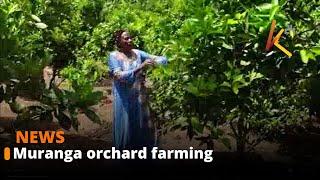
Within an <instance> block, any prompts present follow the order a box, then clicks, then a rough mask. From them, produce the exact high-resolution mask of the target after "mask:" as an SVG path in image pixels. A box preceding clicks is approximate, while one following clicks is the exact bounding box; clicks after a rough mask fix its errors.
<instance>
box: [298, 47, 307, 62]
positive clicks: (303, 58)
mask: <svg viewBox="0 0 320 180" xmlns="http://www.w3.org/2000/svg"><path fill="white" fill-rule="evenodd" d="M300 56H301V60H302V62H303V63H305V64H307V63H308V61H309V57H308V56H307V51H306V50H304V49H303V50H300Z"/></svg>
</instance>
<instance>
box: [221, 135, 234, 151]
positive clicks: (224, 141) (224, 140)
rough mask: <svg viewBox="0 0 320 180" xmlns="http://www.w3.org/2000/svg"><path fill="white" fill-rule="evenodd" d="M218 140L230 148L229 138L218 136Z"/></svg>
mask: <svg viewBox="0 0 320 180" xmlns="http://www.w3.org/2000/svg"><path fill="white" fill-rule="evenodd" d="M219 141H220V142H221V143H222V144H223V145H225V146H226V147H227V148H228V149H231V142H230V139H229V138H226V137H224V138H220V139H219Z"/></svg>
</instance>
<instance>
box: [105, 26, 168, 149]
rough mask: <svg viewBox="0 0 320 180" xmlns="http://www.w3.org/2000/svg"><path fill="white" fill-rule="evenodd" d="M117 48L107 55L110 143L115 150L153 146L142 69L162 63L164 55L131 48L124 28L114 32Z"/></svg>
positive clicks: (129, 39) (129, 37)
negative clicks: (111, 135)
mask: <svg viewBox="0 0 320 180" xmlns="http://www.w3.org/2000/svg"><path fill="white" fill-rule="evenodd" d="M114 40H115V44H116V46H117V48H118V50H117V51H113V52H111V53H110V55H109V59H108V65H109V70H110V75H111V77H112V78H113V87H112V93H113V97H114V101H113V144H114V146H115V147H116V148H117V149H139V148H141V147H152V146H154V145H155V143H156V142H155V137H156V135H155V131H154V127H153V124H152V122H151V119H150V112H149V109H148V98H147V94H146V87H145V76H144V72H145V70H146V69H147V68H149V67H153V66H157V65H160V64H162V65H164V64H166V63H167V58H166V57H164V56H155V55H150V54H148V53H146V52H144V51H142V50H138V49H134V45H133V41H132V37H131V36H130V34H129V33H128V32H127V31H124V30H119V31H117V32H115V36H114Z"/></svg>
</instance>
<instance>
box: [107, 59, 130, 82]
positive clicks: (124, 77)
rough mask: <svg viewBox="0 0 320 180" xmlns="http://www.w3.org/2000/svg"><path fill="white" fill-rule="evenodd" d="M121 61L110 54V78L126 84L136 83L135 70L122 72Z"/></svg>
mask: <svg viewBox="0 0 320 180" xmlns="http://www.w3.org/2000/svg"><path fill="white" fill-rule="evenodd" d="M120 63H121V62H120V60H118V59H116V57H115V55H114V54H110V57H109V60H108V65H109V73H110V76H111V77H112V78H114V79H116V80H119V81H121V82H126V83H134V81H135V69H132V70H122V68H121V64H120Z"/></svg>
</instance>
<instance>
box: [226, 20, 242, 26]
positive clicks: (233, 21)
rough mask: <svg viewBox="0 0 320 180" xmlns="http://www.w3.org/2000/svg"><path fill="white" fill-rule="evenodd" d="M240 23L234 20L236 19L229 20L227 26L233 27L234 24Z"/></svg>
mask: <svg viewBox="0 0 320 180" xmlns="http://www.w3.org/2000/svg"><path fill="white" fill-rule="evenodd" d="M238 23H239V22H238V21H237V20H234V19H228V20H227V24H231V25H233V24H238Z"/></svg>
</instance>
